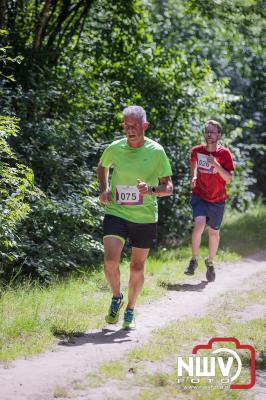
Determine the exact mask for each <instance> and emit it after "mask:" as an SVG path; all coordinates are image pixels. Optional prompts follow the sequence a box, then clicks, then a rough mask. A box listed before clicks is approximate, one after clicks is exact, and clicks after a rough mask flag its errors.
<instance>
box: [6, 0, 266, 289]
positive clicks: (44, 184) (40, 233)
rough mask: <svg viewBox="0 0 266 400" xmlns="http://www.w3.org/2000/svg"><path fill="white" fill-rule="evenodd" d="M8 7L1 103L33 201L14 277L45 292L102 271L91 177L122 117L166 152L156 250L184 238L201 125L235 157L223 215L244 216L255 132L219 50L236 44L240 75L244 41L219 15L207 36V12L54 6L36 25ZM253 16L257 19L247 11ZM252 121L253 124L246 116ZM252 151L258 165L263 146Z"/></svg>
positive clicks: (177, 5) (22, 227) (186, 5)
mask: <svg viewBox="0 0 266 400" xmlns="http://www.w3.org/2000/svg"><path fill="white" fill-rule="evenodd" d="M7 3H8V2H7ZM211 3H212V2H211V1H210V2H208V4H211ZM12 4H13V5H12V7H11V6H10V7H8V9H7V14H6V18H5V21H6V24H7V25H8V24H9V26H11V25H12V27H13V29H12V32H10V34H9V37H8V39H6V40H7V44H11V47H12V48H10V49H8V51H7V56H8V57H10V58H13V59H14V58H15V57H16V56H17V55H19V56H21V57H23V60H22V62H21V64H18V63H12V65H11V66H8V68H7V67H5V66H4V74H5V76H8V75H11V74H13V75H14V78H15V80H16V81H15V82H8V81H7V80H6V81H4V83H3V85H2V86H1V94H2V97H1V103H2V109H3V110H4V111H5V113H6V114H11V115H13V114H14V115H17V116H18V117H19V118H20V120H21V134H20V135H18V136H17V137H16V138H14V139H13V140H12V145H13V146H14V147H15V149H16V152H17V154H18V155H19V160H20V161H21V162H23V163H24V164H26V165H29V166H30V167H31V168H32V170H33V171H34V175H35V183H36V185H37V187H38V188H39V190H40V192H41V196H36V197H35V198H34V199H33V200H32V203H31V212H30V213H29V215H28V218H27V220H26V221H24V222H23V223H20V224H19V226H18V235H19V237H20V238H21V240H20V242H19V251H20V257H21V258H20V259H21V260H23V262H22V263H20V268H21V270H20V272H19V273H20V274H26V275H30V276H32V277H39V278H40V279H42V280H43V281H48V280H49V279H51V277H52V275H53V274H66V273H68V272H69V271H70V270H73V269H77V270H79V269H80V268H86V267H87V266H88V265H89V264H95V263H96V262H98V257H99V255H100V254H101V252H102V244H101V228H100V226H101V220H102V217H103V212H104V210H103V207H102V206H100V205H99V204H98V202H97V184H96V176H95V168H96V165H97V163H98V159H99V156H100V153H101V152H102V151H103V149H104V147H105V146H106V145H107V144H108V143H109V142H111V141H112V140H114V139H116V138H118V137H121V135H122V132H121V126H120V123H121V111H122V109H123V108H124V107H125V106H126V105H129V104H141V105H142V106H144V108H145V109H146V110H147V113H148V118H149V122H150V130H149V131H148V132H147V135H148V136H150V137H152V138H154V139H155V140H157V141H159V142H160V143H161V144H162V145H163V146H164V147H165V149H166V152H167V154H168V155H169V157H170V159H171V163H172V166H173V172H174V177H173V180H174V184H175V193H174V195H173V196H171V198H166V199H160V220H159V237H160V241H161V242H163V243H176V242H177V241H179V240H181V239H182V238H183V237H184V236H185V235H186V234H187V232H188V230H189V221H190V218H191V211H190V207H189V204H188V198H189V195H190V193H189V168H188V164H189V151H190V149H191V146H192V145H194V144H197V143H199V142H201V141H202V125H203V122H204V120H205V119H207V118H210V117H213V118H218V119H219V120H220V121H221V122H222V123H223V124H224V125H226V127H227V129H226V134H225V135H224V139H223V141H224V143H225V144H226V145H227V146H229V147H230V148H231V147H233V148H232V152H233V153H234V155H235V156H236V160H237V165H238V175H237V178H236V179H235V181H234V184H233V185H232V187H231V189H230V196H231V204H232V205H233V206H235V207H237V208H238V209H244V208H245V207H246V205H247V204H248V203H249V202H250V200H251V198H252V194H251V193H250V192H249V191H248V187H249V186H250V185H251V184H253V182H254V180H253V178H252V176H251V170H252V162H251V160H250V153H249V150H250V149H249V148H247V146H246V144H244V137H245V135H247V133H246V132H250V133H251V132H253V131H252V129H253V126H254V122H248V121H246V120H245V121H246V122H245V125H243V122H242V119H241V118H242V116H243V114H244V111H243V112H242V111H241V112H240V111H239V110H240V108H241V107H242V104H243V99H244V95H243V90H242V86H241V87H240V86H239V85H237V84H238V83H239V81H238V80H237V79H235V81H234V82H236V83H235V84H232V81H233V78H232V77H233V75H232V74H231V75H230V73H229V72H230V71H231V70H230V68H229V67H228V68H227V69H226V68H225V66H226V65H227V64H226V63H227V62H229V61H230V55H229V54H225V53H224V50H225V48H226V45H227V46H229V44H230V38H231V36H232V35H233V33H234V35H235V36H234V40H233V53H234V54H236V53H237V54H238V59H239V62H240V63H241V60H242V58H241V57H242V53H241V51H240V49H239V43H240V42H241V40H242V38H243V37H245V38H246V39H247V38H248V34H246V36H245V35H244V33H241V35H242V36H241V37H238V36H237V29H236V28H235V27H234V22H233V20H232V19H230V21H229V22H230V23H229V24H228V33H227V31H226V23H225V22H224V21H223V18H224V14H222V13H225V12H226V9H225V8H224V9H223V8H221V7H220V8H219V9H218V10H217V11H216V13H217V14H215V17H213V16H212V18H215V21H216V22H217V27H216V25H215V24H214V25H213V26H212V27H210V24H209V20H210V13H211V12H212V13H214V12H215V11H214V10H212V8H211V7H209V8H208V7H207V5H206V6H204V4H201V2H200V4H199V5H198V6H197V4H196V2H192V1H190V2H181V1H170V0H169V1H167V2H155V1H154V2H151V1H145V2H139V1H137V0H130V1H127V2H125V1H114V0H111V1H107V0H103V1H101V2H93V1H91V2H73V1H69V2H58V1H54V2H53V6H52V7H51V8H49V9H48V10H47V18H46V17H45V19H44V20H42V21H40V18H39V17H40V15H41V10H42V7H43V5H44V4H43V2H40V1H28V2H25V3H24V7H20V4H19V3H18V2H12ZM86 4H87V6H89V8H86ZM234 4H235V3H234ZM237 4H238V6H237V7H244V6H241V5H239V3H237ZM226 5H227V7H229V8H230V7H233V6H230V4H229V3H227V2H226ZM71 6H73V7H74V8H73V7H72V8H71ZM76 6H77V7H76ZM75 7H76V8H75ZM235 7H236V6H235ZM75 10H76V13H75ZM234 10H236V9H235V8H234ZM252 12H253V13H254V15H255V16H256V17H258V18H259V14H258V13H257V11H256V9H254V7H253V11H252ZM248 15H249V14H248ZM78 21H80V22H81V24H78V23H77V22H78ZM237 21H238V22H237V25H236V26H237V27H239V26H240V24H242V25H243V26H244V22H243V21H242V20H241V21H240V17H239V19H237ZM10 24H11V25H10ZM40 24H41V25H42V30H40V29H39V28H40ZM242 25H241V26H242ZM219 29H221V33H220V32H219ZM250 29H254V26H253V25H251V26H250ZM38 34H39V35H40V37H39V38H38ZM225 34H226V35H227V36H226V40H227V42H226V43H227V44H226V45H225V44H224V42H223V41H222V38H223V36H222V35H225ZM219 35H220V36H219ZM230 35H231V36H230ZM70 38H71V40H69V39H70ZM39 39H40V40H39ZM250 42H251V41H250ZM252 49H253V50H254V47H252ZM253 50H252V51H253ZM256 54H257V53H256ZM211 55H213V56H212V57H211ZM228 57H229V58H228ZM228 60H229V61H228ZM216 61H217V62H216ZM215 62H216V64H217V65H216V64H215ZM240 67H241V68H242V67H243V66H242V65H241V66H240ZM240 67H239V68H240ZM231 69H232V68H231ZM223 71H226V73H223ZM227 71H229V72H228V73H227ZM257 71H258V70H257ZM251 73H253V72H252V68H249V69H248V70H247V76H250V74H251ZM258 73H259V76H260V77H261V76H262V75H261V72H258ZM217 77H219V79H217ZM227 77H229V78H231V80H230V79H229V78H227ZM254 79H255V78H254ZM257 93H258V92H256V93H254V98H256V96H257ZM241 96H242V97H241ZM245 98H248V96H245ZM239 101H241V102H242V103H239ZM238 104H241V107H240V106H239V105H238ZM241 113H242V114H241ZM240 114H241V116H240V117H239V115H240ZM248 119H249V120H250V121H251V120H252V121H254V118H253V115H251V113H249V115H248ZM239 120H240V121H241V124H240V128H237V121H239ZM243 121H244V120H243ZM245 127H246V128H245ZM236 144H237V146H236ZM257 145H258V143H257V142H256V149H260V151H261V155H262V156H263V154H264V153H263V143H261V147H258V146H257ZM256 151H257V150H256ZM17 268H18V266H17V265H14V270H15V271H16V270H17Z"/></svg>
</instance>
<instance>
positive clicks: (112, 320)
mask: <svg viewBox="0 0 266 400" xmlns="http://www.w3.org/2000/svg"><path fill="white" fill-rule="evenodd" d="M123 304H124V297H123V294H122V293H121V295H120V297H118V298H117V297H113V298H112V302H111V305H110V307H109V310H108V314H107V315H106V317H105V321H106V322H107V323H108V324H116V323H117V322H118V319H119V312H120V310H121V308H122V306H123Z"/></svg>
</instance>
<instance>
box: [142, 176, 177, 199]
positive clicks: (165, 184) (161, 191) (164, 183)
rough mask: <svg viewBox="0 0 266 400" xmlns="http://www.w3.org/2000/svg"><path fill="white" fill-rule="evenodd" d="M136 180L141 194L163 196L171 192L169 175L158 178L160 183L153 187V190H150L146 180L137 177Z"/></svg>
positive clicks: (171, 186)
mask: <svg viewBox="0 0 266 400" xmlns="http://www.w3.org/2000/svg"><path fill="white" fill-rule="evenodd" d="M137 181H138V184H137V188H138V190H139V192H140V193H141V194H148V195H153V196H157V197H164V196H170V195H171V194H172V193H173V183H172V179H171V176H165V177H163V178H160V184H159V185H158V186H157V187H156V188H155V192H153V191H152V189H151V186H149V185H147V183H146V182H142V181H141V180H140V179H137Z"/></svg>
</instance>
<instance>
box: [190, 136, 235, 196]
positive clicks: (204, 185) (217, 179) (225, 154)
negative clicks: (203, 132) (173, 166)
mask: <svg viewBox="0 0 266 400" xmlns="http://www.w3.org/2000/svg"><path fill="white" fill-rule="evenodd" d="M210 154H212V155H213V157H215V158H216V159H217V161H218V163H219V164H220V165H221V166H222V167H223V168H224V169H225V170H226V171H228V172H232V171H233V170H234V163H233V157H232V154H231V153H230V151H229V150H228V149H227V148H226V147H223V146H221V145H218V147H217V150H216V151H213V152H210V151H207V150H206V145H205V144H201V145H198V146H195V147H193V148H192V150H191V161H192V162H196V163H197V182H196V186H195V188H194V189H193V191H192V193H193V194H195V195H196V196H199V197H201V198H202V199H203V200H206V201H209V202H210V203H214V202H217V201H225V200H226V199H227V195H226V182H225V180H224V179H223V178H222V177H221V175H220V174H219V173H218V172H217V170H216V169H215V167H214V166H211V165H209V164H208V163H207V155H210Z"/></svg>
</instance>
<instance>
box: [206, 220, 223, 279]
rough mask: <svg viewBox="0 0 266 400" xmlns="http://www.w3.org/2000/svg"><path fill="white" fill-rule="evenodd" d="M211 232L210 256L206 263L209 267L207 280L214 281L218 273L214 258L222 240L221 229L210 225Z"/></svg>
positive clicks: (209, 232) (209, 231) (209, 230)
mask: <svg viewBox="0 0 266 400" xmlns="http://www.w3.org/2000/svg"><path fill="white" fill-rule="evenodd" d="M208 234H209V256H208V258H206V259H205V265H206V267H207V272H206V278H207V281H209V282H213V281H215V278H216V274H215V270H214V265H213V259H214V257H215V256H216V253H217V250H218V246H219V241H220V232H219V229H213V228H211V227H208Z"/></svg>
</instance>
